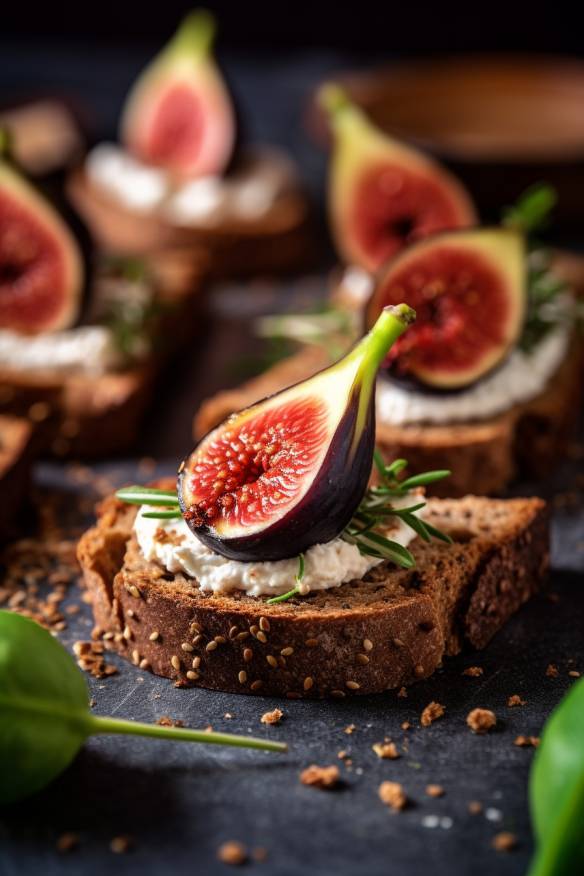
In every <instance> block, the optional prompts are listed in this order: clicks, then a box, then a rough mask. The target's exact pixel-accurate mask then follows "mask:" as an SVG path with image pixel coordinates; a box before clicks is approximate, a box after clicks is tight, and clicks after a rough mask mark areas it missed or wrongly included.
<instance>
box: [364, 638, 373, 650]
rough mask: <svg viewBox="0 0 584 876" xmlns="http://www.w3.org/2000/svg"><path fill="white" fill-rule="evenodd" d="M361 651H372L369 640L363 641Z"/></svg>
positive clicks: (371, 644) (371, 643)
mask: <svg viewBox="0 0 584 876" xmlns="http://www.w3.org/2000/svg"><path fill="white" fill-rule="evenodd" d="M363 650H364V651H373V642H372V641H371V639H363Z"/></svg>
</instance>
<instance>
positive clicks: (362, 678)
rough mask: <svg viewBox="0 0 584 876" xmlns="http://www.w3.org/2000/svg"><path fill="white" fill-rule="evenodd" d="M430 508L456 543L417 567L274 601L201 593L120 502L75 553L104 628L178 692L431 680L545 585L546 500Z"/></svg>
mask: <svg viewBox="0 0 584 876" xmlns="http://www.w3.org/2000/svg"><path fill="white" fill-rule="evenodd" d="M171 485H172V481H168V483H164V484H161V486H165V487H167V488H168V487H170V486H171ZM428 507H429V512H430V514H429V518H428V519H429V520H430V521H431V522H432V523H433V524H434V525H435V526H439V527H440V528H441V529H443V530H444V531H446V532H449V533H450V534H451V536H452V538H453V539H454V542H453V544H451V545H446V544H443V543H439V542H432V543H430V544H427V543H425V542H423V541H421V540H420V539H416V540H415V541H414V542H413V543H412V544H411V545H410V548H411V550H412V553H413V554H414V556H415V558H416V568H415V569H413V570H408V571H406V570H402V569H397V568H396V567H395V566H394V565H392V564H391V563H383V564H382V565H380V566H377V567H376V568H374V569H373V570H371V572H369V573H368V574H367V575H366V577H365V578H364V579H363V580H361V581H352V582H350V583H348V584H344V585H342V586H340V587H338V588H335V589H331V590H327V591H320V592H315V593H312V594H310V595H309V596H307V597H299V598H296V599H293V600H290V601H288V602H285V603H280V604H276V605H267V603H266V599H263V598H252V597H249V596H246V595H245V594H243V593H234V594H231V595H229V596H210V595H208V594H204V593H201V592H200V590H199V589H198V587H197V582H196V580H194V579H189V578H187V577H185V576H184V575H172V574H169V573H168V572H167V571H166V570H165V569H164V568H162V567H161V566H160V565H158V564H157V563H153V562H148V561H146V560H145V559H144V557H143V555H142V554H141V552H140V549H139V547H138V544H137V542H136V539H135V537H134V535H133V529H132V527H133V522H134V518H135V515H136V509H135V508H133V507H131V506H128V505H124V504H122V503H121V502H119V501H117V500H116V499H115V498H114V497H110V498H108V499H106V500H105V501H104V502H103V503H102V504H101V506H100V508H99V511H98V521H97V524H96V526H94V527H93V528H92V529H90V530H89V531H88V532H86V533H85V535H84V536H83V537H82V539H81V541H80V543H79V548H78V557H79V561H80V563H81V567H82V570H83V575H84V580H85V586H86V587H87V590H88V592H89V594H90V597H91V600H92V603H93V612H94V617H95V621H96V625H97V629H96V634H97V635H98V636H104V635H105V641H106V642H109V643H110V644H111V646H112V647H113V648H114V649H115V650H117V651H119V652H120V653H121V654H122V655H124V656H126V657H128V658H129V659H131V660H132V662H133V663H134V664H136V665H139V666H140V667H141V668H143V669H150V670H152V671H153V672H155V673H156V674H157V675H163V676H166V677H168V678H172V679H174V680H175V682H176V684H177V685H178V686H180V687H182V686H188V685H196V686H200V687H208V688H213V689H216V690H224V691H235V692H239V693H262V694H270V695H277V696H287V697H290V698H299V697H328V696H336V697H343V696H348V695H351V694H354V693H357V694H367V693H376V692H380V691H384V690H387V689H389V688H395V687H398V686H401V685H404V684H409V683H410V682H412V681H415V680H416V679H420V678H426V677H427V676H429V675H431V674H432V673H433V672H434V670H435V669H436V667H437V666H439V664H440V662H441V661H442V658H443V657H444V655H445V654H456V653H458V652H459V651H460V650H461V648H462V647H463V645H464V644H465V643H469V644H470V645H472V646H473V647H476V648H482V647H484V646H485V645H486V644H487V642H488V641H489V640H490V638H491V637H492V636H493V635H494V634H495V633H496V632H497V630H498V629H500V627H501V626H502V625H503V624H504V623H505V621H506V620H507V619H508V618H509V616H510V615H511V614H512V613H513V612H514V611H516V609H517V608H518V607H519V606H520V605H521V604H522V603H523V602H525V601H526V600H527V599H528V598H529V597H530V596H531V594H532V593H534V591H536V590H537V589H538V587H539V586H540V584H541V582H542V579H543V577H544V575H545V573H546V570H547V566H548V554H549V550H548V519H547V517H548V516H547V512H546V506H545V503H544V502H543V501H541V500H540V499H513V500H494V499H485V498H477V497H475V496H467V497H466V498H464V499H460V500H442V499H431V500H430V501H429V503H428ZM268 658H270V659H268Z"/></svg>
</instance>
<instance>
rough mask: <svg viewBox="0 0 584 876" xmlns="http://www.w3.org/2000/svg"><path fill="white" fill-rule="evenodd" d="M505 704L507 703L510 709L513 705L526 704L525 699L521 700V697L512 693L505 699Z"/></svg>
mask: <svg viewBox="0 0 584 876" xmlns="http://www.w3.org/2000/svg"><path fill="white" fill-rule="evenodd" d="M507 705H508V706H509V708H511V709H512V708H513V707H514V706H526V705H527V700H523V699H521V697H520V696H519V694H512V695H511V696H510V697H509V699H508V700H507Z"/></svg>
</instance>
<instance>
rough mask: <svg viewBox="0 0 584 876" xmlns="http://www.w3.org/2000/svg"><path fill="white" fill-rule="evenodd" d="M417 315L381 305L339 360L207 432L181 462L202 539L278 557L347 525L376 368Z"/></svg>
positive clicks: (364, 471) (245, 556)
mask: <svg viewBox="0 0 584 876" xmlns="http://www.w3.org/2000/svg"><path fill="white" fill-rule="evenodd" d="M414 318H415V314H414V312H413V310H411V308H409V307H406V306H404V305H399V306H397V307H388V308H385V309H384V310H383V311H382V312H381V314H380V315H379V319H378V320H377V322H376V323H375V325H374V327H373V328H372V329H371V331H370V332H369V334H368V335H367V336H366V337H365V338H363V340H362V341H361V342H360V343H359V344H357V345H356V346H355V347H354V348H353V349H352V350H351V351H350V352H349V353H348V354H347V355H346V356H345V357H344V358H343V359H341V360H340V361H339V362H337V363H336V364H335V365H333V366H331V367H330V368H327V369H326V370H324V371H321V372H319V373H318V374H316V375H315V376H314V377H311V378H310V379H309V380H305V381H303V382H302V383H298V384H296V385H295V386H292V387H290V388H289V389H286V390H284V391H283V392H280V393H278V394H276V395H273V396H271V397H270V398H267V399H265V400H264V401H261V402H258V403H257V404H255V405H253V406H252V407H250V408H246V409H245V410H243V411H241V412H239V413H237V414H234V415H233V416H231V417H229V419H227V420H226V421H225V422H224V423H222V424H221V425H220V426H218V427H217V428H216V429H213V430H212V431H211V432H210V433H209V434H208V435H207V436H206V437H205V438H203V440H202V441H201V443H200V444H199V445H198V447H196V448H195V450H194V451H193V452H192V453H191V454H190V456H189V457H187V459H186V460H185V461H184V462H183V464H182V466H181V468H180V471H179V476H178V497H179V502H180V506H181V510H182V512H183V516H184V518H185V520H186V521H187V523H188V525H189V527H190V528H191V530H192V531H193V532H194V533H195V535H196V536H197V537H198V538H199V539H200V540H201V541H202V542H203V543H204V544H206V545H208V546H209V547H210V548H211V549H212V550H214V551H215V552H216V553H219V554H222V555H223V556H225V557H229V558H232V559H236V560H244V561H253V560H262V561H263V560H280V559H284V558H286V557H293V556H296V555H297V554H299V553H301V552H302V551H304V550H306V549H307V548H309V547H311V546H312V545H314V544H319V543H325V542H328V541H331V540H332V539H333V538H335V537H336V536H337V535H338V534H339V533H340V532H341V531H342V530H343V529H344V527H345V526H346V525H347V523H348V522H349V521H350V519H351V517H352V516H353V513H354V511H355V509H356V507H357V506H358V504H359V502H360V501H361V499H362V498H363V495H364V493H365V489H366V487H367V482H368V479H369V476H370V474H371V466H372V459H373V447H374V440H375V408H374V395H375V393H374V391H373V390H374V386H375V378H376V375H377V370H378V368H379V365H380V363H381V362H382V361H383V360H384V358H385V356H386V355H387V351H388V350H389V348H390V347H391V345H392V343H393V342H394V341H395V340H396V338H398V337H399V336H400V335H401V334H402V333H403V332H404V331H405V329H406V328H407V327H408V325H409V324H410V323H411V322H412V321H413V319H414Z"/></svg>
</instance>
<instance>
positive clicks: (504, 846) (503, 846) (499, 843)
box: [491, 830, 517, 852]
mask: <svg viewBox="0 0 584 876" xmlns="http://www.w3.org/2000/svg"><path fill="white" fill-rule="evenodd" d="M491 845H492V846H493V848H494V849H495V850H496V851H497V852H510V851H511V850H512V849H514V848H515V847H516V846H517V837H516V836H515V834H514V833H509V831H508V830H502V831H501V833H498V834H496V835H495V836H494V837H493V841H492V843H491Z"/></svg>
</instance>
